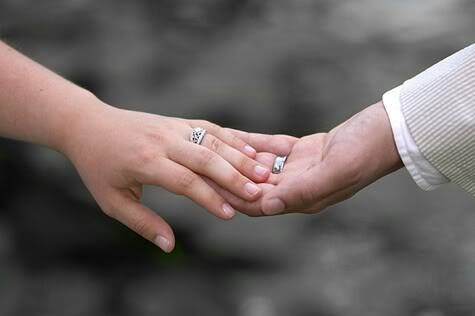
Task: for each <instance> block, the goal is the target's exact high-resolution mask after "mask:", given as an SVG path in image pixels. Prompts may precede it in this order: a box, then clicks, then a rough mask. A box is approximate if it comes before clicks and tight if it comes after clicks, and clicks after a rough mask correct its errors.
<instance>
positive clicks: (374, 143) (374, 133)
mask: <svg viewBox="0 0 475 316" xmlns="http://www.w3.org/2000/svg"><path fill="white" fill-rule="evenodd" d="M365 111H367V114H368V116H369V119H370V121H371V122H368V124H369V127H370V128H369V130H368V134H367V138H368V139H369V140H370V141H371V148H370V150H371V153H372V157H373V159H372V164H373V165H374V166H373V175H372V176H373V177H374V178H375V179H378V178H381V177H384V176H385V175H387V174H389V173H392V172H394V171H396V170H398V169H400V168H402V167H403V166H404V164H403V163H402V160H401V157H400V156H399V152H398V150H397V146H396V143H395V140H394V135H393V132H392V129H391V123H390V121H389V117H388V114H387V113H386V110H385V108H384V105H383V103H382V102H378V103H376V104H373V105H371V106H370V107H368V108H367V109H366V110H365Z"/></svg>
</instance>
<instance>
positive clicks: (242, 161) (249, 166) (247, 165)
mask: <svg viewBox="0 0 475 316" xmlns="http://www.w3.org/2000/svg"><path fill="white" fill-rule="evenodd" d="M256 166H257V164H256V163H255V162H254V160H252V159H250V158H248V157H246V156H244V155H241V156H240V158H239V161H238V169H239V170H241V171H243V170H246V171H248V172H249V173H251V172H252V170H253V169H254V168H255V167H256Z"/></svg>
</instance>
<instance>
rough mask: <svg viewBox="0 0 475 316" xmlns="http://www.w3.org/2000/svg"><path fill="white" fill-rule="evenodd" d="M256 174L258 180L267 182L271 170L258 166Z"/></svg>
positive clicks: (255, 169) (255, 168)
mask: <svg viewBox="0 0 475 316" xmlns="http://www.w3.org/2000/svg"><path fill="white" fill-rule="evenodd" d="M254 174H255V176H256V177H257V178H259V179H260V180H262V181H266V180H267V179H268V178H269V176H270V169H269V168H266V167H263V166H260V165H257V166H255V167H254Z"/></svg>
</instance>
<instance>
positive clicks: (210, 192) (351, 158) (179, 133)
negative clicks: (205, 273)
mask: <svg viewBox="0 0 475 316" xmlns="http://www.w3.org/2000/svg"><path fill="white" fill-rule="evenodd" d="M91 103H92V104H91V106H90V108H91V111H87V112H85V113H87V114H84V115H83V117H79V118H78V119H77V121H75V122H73V123H72V124H71V126H70V128H69V131H70V132H69V133H68V135H65V137H64V141H63V142H62V146H61V148H60V150H61V151H62V152H63V153H64V154H65V155H66V156H67V157H68V158H69V159H71V161H72V162H73V164H74V165H75V167H76V168H77V170H78V172H79V174H80V175H81V178H82V180H83V181H84V183H85V185H86V186H87V188H88V189H89V191H90V192H91V193H92V195H93V196H94V198H95V200H96V201H97V202H98V204H99V206H100V207H101V209H102V210H103V211H104V212H105V214H107V215H109V216H111V217H113V218H115V219H117V220H118V221H120V222H122V223H123V224H125V225H127V226H128V227H129V228H130V229H132V230H134V231H135V232H137V233H138V234H140V235H141V236H143V237H144V238H146V239H148V240H150V241H151V242H154V243H155V244H156V245H158V246H159V247H160V248H162V249H163V250H164V251H166V252H169V251H171V250H172V249H173V248H174V236H173V231H172V229H171V227H170V226H169V225H168V224H167V223H166V222H165V221H164V220H163V219H162V218H161V217H160V216H159V215H158V214H157V213H155V212H154V211H152V210H150V209H149V208H147V207H146V206H144V205H142V204H141V202H140V199H141V195H142V188H143V185H156V186H161V187H163V188H164V189H166V190H168V191H170V192H173V193H175V194H179V195H185V196H187V197H189V198H190V199H191V200H193V201H194V202H196V203H197V204H199V205H201V206H202V207H204V208H206V209H207V210H208V211H209V212H210V213H212V214H214V215H216V216H218V217H220V218H222V219H230V218H232V217H233V216H234V214H235V210H238V211H240V212H242V213H245V214H247V215H250V216H264V215H276V214H283V213H289V212H302V213H315V212H319V211H321V210H323V209H324V208H326V207H328V206H330V205H332V204H335V203H337V202H339V201H342V200H344V199H347V198H349V197H351V196H352V195H354V194H355V193H356V192H358V191H359V190H360V189H362V188H363V187H365V186H367V185H368V184H370V183H371V182H373V181H375V180H377V179H378V178H380V177H382V176H384V175H386V174H388V173H390V172H392V171H394V170H396V169H398V168H400V167H401V166H402V163H401V161H400V159H399V155H398V153H397V150H396V148H395V145H394V141H393V136H392V132H391V128H390V125H389V121H388V118H387V115H386V113H385V110H384V107H383V105H382V103H377V104H375V105H372V106H370V107H368V108H366V109H365V110H363V111H362V112H360V113H358V114H357V115H355V116H354V117H352V118H350V119H349V120H347V121H346V122H344V123H342V124H341V125H339V126H337V127H335V128H334V129H332V130H331V131H330V132H328V133H317V134H313V135H309V136H305V137H302V138H295V137H292V136H286V135H264V134H254V133H247V132H242V131H236V130H231V129H226V128H221V127H219V126H217V125H215V124H212V123H209V122H207V121H196V120H186V119H178V118H169V117H164V116H159V115H153V114H147V113H140V112H133V111H126V110H121V109H117V108H114V107H111V106H108V105H106V104H103V103H102V102H100V101H98V100H93V101H91ZM97 103H100V106H98V104H97ZM195 127H202V128H205V129H206V130H207V131H208V133H207V134H206V136H205V137H204V139H203V143H202V144H201V145H198V144H194V143H191V142H190V141H189V140H188V137H189V135H190V132H191V130H192V129H193V128H195ZM276 155H286V156H288V159H287V161H286V164H285V167H284V169H283V171H282V172H281V173H280V174H272V173H271V172H270V169H271V168H272V165H273V162H274V159H275V157H276Z"/></svg>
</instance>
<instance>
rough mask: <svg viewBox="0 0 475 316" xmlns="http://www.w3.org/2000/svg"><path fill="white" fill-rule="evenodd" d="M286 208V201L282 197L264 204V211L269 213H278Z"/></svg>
mask: <svg viewBox="0 0 475 316" xmlns="http://www.w3.org/2000/svg"><path fill="white" fill-rule="evenodd" d="M284 209H285V205H284V202H282V201H281V200H280V199H271V200H269V201H267V203H264V204H263V205H262V211H263V212H264V214H267V215H276V214H279V213H281V212H282V211H283V210H284Z"/></svg>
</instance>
